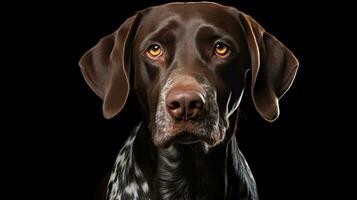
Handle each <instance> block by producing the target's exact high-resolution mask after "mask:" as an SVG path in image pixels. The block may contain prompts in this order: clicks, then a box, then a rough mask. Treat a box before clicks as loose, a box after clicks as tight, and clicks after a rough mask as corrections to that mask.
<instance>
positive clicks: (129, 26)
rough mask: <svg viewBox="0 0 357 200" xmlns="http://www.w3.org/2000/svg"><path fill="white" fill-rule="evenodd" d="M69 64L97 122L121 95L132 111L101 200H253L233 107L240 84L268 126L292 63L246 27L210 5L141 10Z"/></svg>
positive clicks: (251, 23)
mask: <svg viewBox="0 0 357 200" xmlns="http://www.w3.org/2000/svg"><path fill="white" fill-rule="evenodd" d="M79 64H80V67H81V72H82V74H83V76H84V78H85V81H86V82H87V83H88V85H89V86H90V88H91V89H92V90H93V91H94V92H95V93H96V94H97V95H98V96H99V97H100V98H101V99H103V115H104V117H105V118H107V119H110V118H112V117H114V116H115V115H117V114H118V113H119V112H120V111H121V110H122V109H123V107H124V106H125V104H126V101H127V99H128V96H129V91H131V92H134V93H135V94H136V95H135V96H136V97H137V100H138V102H139V104H140V108H141V109H142V110H141V112H140V113H142V114H141V116H140V117H141V122H140V124H139V125H137V126H136V127H135V128H134V129H133V131H132V133H131V134H130V136H129V138H128V140H127V141H126V143H125V144H124V146H123V148H122V149H121V150H120V152H119V154H118V157H117V159H116V161H115V164H114V167H113V169H112V171H111V174H110V177H109V180H108V181H107V182H106V183H105V184H106V192H105V193H106V195H105V196H106V197H105V198H106V199H107V200H127V199H134V200H139V199H140V200H147V199H165V200H169V199H205V200H211V199H212V200H213V199H215V200H216V199H246V200H257V199H258V194H257V189H256V183H255V180H254V178H253V175H252V173H251V171H250V169H249V166H248V164H247V162H246V160H245V158H244V156H243V154H242V153H241V151H240V150H239V148H238V145H237V140H236V136H235V132H236V131H237V128H238V127H237V121H238V118H239V106H240V102H241V99H242V96H243V94H244V93H245V92H244V91H245V88H246V86H247V84H250V92H251V96H252V101H253V103H254V106H255V108H256V110H257V112H258V113H259V114H260V115H261V116H262V117H263V118H264V119H265V120H267V121H269V122H272V121H274V120H275V119H277V118H278V116H279V99H280V98H281V97H282V96H283V95H284V93H285V92H286V91H287V90H288V89H289V88H290V86H291V84H292V82H293V80H294V78H295V75H296V72H297V69H298V66H299V63H298V60H297V59H296V57H295V56H294V55H293V54H292V52H291V51H290V50H289V49H288V48H287V47H285V46H284V45H283V44H282V43H281V42H280V41H278V39H276V38H275V37H274V36H273V35H271V34H269V33H268V32H267V31H265V29H264V28H262V26H260V25H259V24H258V22H256V21H255V20H254V19H253V18H252V17H250V16H249V15H246V14H244V13H243V12H241V11H238V10H237V9H236V8H233V7H228V6H223V5H220V4H217V3H211V2H197V3H169V4H164V5H161V6H156V7H150V8H147V9H144V10H141V11H138V12H137V13H136V14H135V15H134V16H132V17H130V18H128V19H127V20H126V21H125V22H124V23H123V24H122V25H121V26H120V27H119V28H118V30H116V31H115V32H114V33H112V34H110V35H108V36H106V37H104V38H102V39H101V40H100V41H99V42H98V44H96V45H95V46H94V47H93V48H91V49H90V50H89V51H87V52H86V53H85V54H84V55H83V57H82V58H81V60H80V62H79ZM248 76H250V79H248ZM247 79H248V80H250V83H246V80H247ZM135 114H136V113H135Z"/></svg>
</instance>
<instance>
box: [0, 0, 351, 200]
mask: <svg viewBox="0 0 357 200" xmlns="http://www.w3.org/2000/svg"><path fill="white" fill-rule="evenodd" d="M164 2H166V1H145V3H144V2H141V1H134V0H132V1H126V2H123V1H117V2H115V3H112V2H108V1H97V2H95V1H93V2H91V3H89V2H72V3H65V2H56V1H54V2H51V3H50V2H48V3H18V4H13V5H11V6H10V7H9V8H10V9H11V10H10V12H9V13H8V14H2V15H3V16H2V18H3V19H5V23H6V26H7V28H6V29H4V30H3V33H5V36H4V37H3V40H4V44H6V46H5V47H6V51H5V53H3V57H4V60H7V61H8V62H4V63H6V65H5V64H4V66H3V73H2V83H3V84H2V86H3V87H2V88H3V90H2V91H3V100H5V101H4V103H3V104H2V105H3V108H2V109H3V110H4V112H2V113H3V114H5V116H6V119H7V120H5V121H3V123H4V126H3V127H4V132H3V133H4V135H5V137H8V138H10V141H11V145H9V146H10V147H7V145H6V144H5V145H4V146H3V147H2V148H3V149H4V151H3V152H5V155H6V158H8V159H9V160H8V161H6V162H4V163H5V164H4V165H5V166H9V168H11V169H15V170H14V171H15V172H11V173H9V174H8V175H10V180H9V182H8V184H7V186H9V188H12V189H14V191H12V190H11V191H12V192H11V194H12V196H15V197H16V196H21V195H24V196H25V197H28V196H32V195H36V196H35V197H38V198H42V197H44V198H45V199H53V198H59V199H90V198H91V197H92V195H93V193H94V190H95V187H96V186H97V185H98V183H99V182H100V180H101V179H102V178H103V177H104V176H105V175H106V174H107V173H108V172H109V170H110V169H111V167H112V164H113V163H114V160H115V157H116V155H117V153H118V151H119V149H120V147H121V146H122V143H123V142H124V140H125V139H126V137H127V135H128V133H129V131H130V129H131V127H132V126H133V125H134V124H135V123H136V122H137V120H136V119H137V118H138V117H139V116H140V114H141V113H138V112H135V110H134V109H133V108H132V107H133V104H135V103H133V102H131V103H129V105H128V106H127V107H125V110H124V111H123V112H122V113H121V114H120V115H119V116H117V117H115V118H114V119H112V120H105V119H104V118H103V116H102V113H101V103H102V102H101V100H100V99H99V98H98V97H96V96H95V94H94V93H93V92H92V91H91V90H90V89H89V87H88V86H87V85H86V83H85V81H84V79H83V77H82V75H81V73H80V70H79V66H78V61H79V59H80V57H81V56H82V54H83V53H84V52H85V51H87V50H88V49H89V48H91V47H92V46H93V45H95V44H96V43H97V41H98V40H99V39H100V38H101V37H103V36H105V35H108V34H110V33H112V32H113V31H115V30H116V29H117V28H118V27H119V26H120V24H121V23H122V22H123V21H124V20H125V19H126V18H127V17H130V16H131V15H133V14H134V12H135V11H137V10H140V9H143V8H146V7H148V6H153V5H158V4H161V3H164ZM217 2H219V3H222V4H225V5H231V6H234V7H236V8H238V9H239V10H241V11H243V12H245V13H247V14H249V15H251V16H252V17H253V18H255V19H256V20H257V21H258V22H259V23H260V24H261V25H262V26H263V27H264V28H265V29H266V30H267V31H268V32H270V33H272V34H273V35H274V36H276V37H277V38H278V39H279V40H280V41H281V42H283V43H284V44H285V45H286V46H287V47H288V48H289V49H290V50H291V51H292V52H293V53H294V54H295V56H296V57H297V58H298V59H299V61H300V69H299V71H298V73H297V76H296V79H295V82H294V84H293V85H292V87H291V89H290V90H289V91H288V93H286V95H285V96H284V97H283V98H282V100H281V101H280V110H281V115H280V118H279V119H278V120H277V121H276V122H274V123H268V122H265V121H264V120H262V119H261V118H260V116H259V115H258V113H257V112H256V111H255V110H254V107H253V105H252V102H251V99H250V96H249V93H246V95H245V96H244V100H243V105H242V106H243V107H244V120H242V123H241V130H240V132H239V135H238V139H239V144H240V147H241V149H242V151H243V153H244V155H245V156H246V159H247V160H248V163H249V164H250V167H251V169H252V171H253V174H254V175H255V178H256V181H257V184H258V192H259V195H260V197H261V199H263V200H273V199H320V198H322V196H326V197H331V198H332V193H334V192H336V191H339V189H337V186H339V185H341V184H340V183H339V181H335V179H336V178H338V177H339V176H341V175H340V173H341V171H340V170H337V168H335V167H334V166H335V165H334V164H337V163H338V164H337V165H342V164H340V163H342V159H343V157H347V155H346V154H340V153H337V152H338V150H340V149H343V148H346V147H347V148H349V146H347V145H346V146H345V145H343V146H342V145H341V143H340V140H339V139H337V138H339V137H340V136H341V135H343V133H344V132H345V130H344V128H343V126H341V125H340V123H339V122H340V121H345V122H347V121H348V120H349V117H344V116H348V115H346V114H341V113H339V111H341V110H344V111H347V112H348V111H350V112H352V109H353V107H349V108H348V109H344V108H342V107H343V106H346V105H347V106H348V105H350V104H349V101H348V100H347V99H348V98H347V95H349V94H350V93H351V91H353V90H350V89H347V86H351V85H353V83H354V80H353V79H351V78H347V77H348V76H349V75H351V74H352V71H353V70H352V69H349V68H351V67H353V66H351V65H349V64H348V63H347V60H348V58H350V57H351V55H350V53H349V52H350V51H348V50H347V49H346V48H343V47H342V45H347V46H348V45H349V44H350V41H349V39H348V38H351V34H353V31H352V30H351V31H350V32H348V33H347V34H344V33H343V31H345V30H349V29H350V27H351V23H349V21H348V20H349V19H350V18H349V15H351V13H350V12H348V11H347V10H344V9H342V7H341V6H340V5H334V4H327V3H326V2H324V3H316V2H315V4H314V5H312V4H311V3H309V1H257V0H253V1H252V0H250V1H248V0H241V1H217ZM6 8H7V7H6ZM6 8H5V9H6ZM341 13H342V14H341ZM7 70H9V71H7ZM331 132H333V134H331ZM349 132H351V131H349ZM352 132H353V131H352ZM6 141H7V140H6ZM5 172H7V171H5ZM17 176H19V177H20V178H15V177H17ZM19 189H20V190H19ZM19 191H21V192H19ZM338 193H339V195H341V193H342V194H343V192H338ZM337 199H343V198H342V197H340V198H337Z"/></svg>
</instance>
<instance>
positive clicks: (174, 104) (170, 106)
mask: <svg viewBox="0 0 357 200" xmlns="http://www.w3.org/2000/svg"><path fill="white" fill-rule="evenodd" d="M167 108H168V109H171V110H174V109H177V108H180V102H178V101H172V102H169V103H168V104H167Z"/></svg>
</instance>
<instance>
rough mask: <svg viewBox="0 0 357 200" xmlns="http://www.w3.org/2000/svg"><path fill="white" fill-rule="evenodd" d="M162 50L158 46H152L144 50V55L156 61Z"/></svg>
mask: <svg viewBox="0 0 357 200" xmlns="http://www.w3.org/2000/svg"><path fill="white" fill-rule="evenodd" d="M161 54H162V49H161V46H160V45H158V44H152V45H150V46H149V48H148V49H147V50H146V55H148V56H149V57H150V58H151V59H156V58H157V57H159V56H161Z"/></svg>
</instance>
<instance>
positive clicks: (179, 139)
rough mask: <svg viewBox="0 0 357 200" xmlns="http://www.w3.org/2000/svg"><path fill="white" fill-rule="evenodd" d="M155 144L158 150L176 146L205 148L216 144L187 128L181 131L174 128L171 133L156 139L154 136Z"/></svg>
mask: <svg viewBox="0 0 357 200" xmlns="http://www.w3.org/2000/svg"><path fill="white" fill-rule="evenodd" d="M153 142H154V145H155V146H156V147H158V148H168V147H170V146H171V145H175V144H180V145H193V144H199V143H201V144H203V145H204V146H205V147H212V146H214V145H215V143H216V142H215V141H213V139H212V138H211V137H209V136H207V135H206V134H202V133H198V132H195V131H192V130H190V129H189V128H187V127H184V128H180V129H175V128H173V129H172V130H171V131H170V132H169V133H164V135H160V134H157V135H156V137H155V136H154V138H153Z"/></svg>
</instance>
